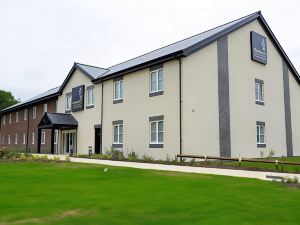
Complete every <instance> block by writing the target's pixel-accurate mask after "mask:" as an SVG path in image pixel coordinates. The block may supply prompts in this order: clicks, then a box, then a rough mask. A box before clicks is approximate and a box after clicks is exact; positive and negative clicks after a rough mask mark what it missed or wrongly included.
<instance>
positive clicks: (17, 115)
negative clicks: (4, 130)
mask: <svg viewBox="0 0 300 225" xmlns="http://www.w3.org/2000/svg"><path fill="white" fill-rule="evenodd" d="M18 122H19V112H16V123H18Z"/></svg>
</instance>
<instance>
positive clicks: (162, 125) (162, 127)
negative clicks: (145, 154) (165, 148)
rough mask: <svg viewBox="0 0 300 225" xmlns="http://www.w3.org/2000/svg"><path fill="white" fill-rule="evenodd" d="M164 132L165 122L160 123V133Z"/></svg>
mask: <svg viewBox="0 0 300 225" xmlns="http://www.w3.org/2000/svg"><path fill="white" fill-rule="evenodd" d="M162 131H164V121H159V122H158V132H162Z"/></svg>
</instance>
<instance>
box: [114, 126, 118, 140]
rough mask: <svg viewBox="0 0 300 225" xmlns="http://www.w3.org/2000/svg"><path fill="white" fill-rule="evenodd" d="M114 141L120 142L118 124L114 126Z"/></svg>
mask: <svg viewBox="0 0 300 225" xmlns="http://www.w3.org/2000/svg"><path fill="white" fill-rule="evenodd" d="M114 143H118V126H114Z"/></svg>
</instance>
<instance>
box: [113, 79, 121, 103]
mask: <svg viewBox="0 0 300 225" xmlns="http://www.w3.org/2000/svg"><path fill="white" fill-rule="evenodd" d="M120 99H123V80H118V81H115V82H114V100H120Z"/></svg>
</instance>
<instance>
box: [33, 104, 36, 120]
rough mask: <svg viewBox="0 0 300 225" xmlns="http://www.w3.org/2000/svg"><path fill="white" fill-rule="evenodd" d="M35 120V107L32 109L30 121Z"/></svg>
mask: <svg viewBox="0 0 300 225" xmlns="http://www.w3.org/2000/svg"><path fill="white" fill-rule="evenodd" d="M35 118H36V107H33V108H32V119H35Z"/></svg>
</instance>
